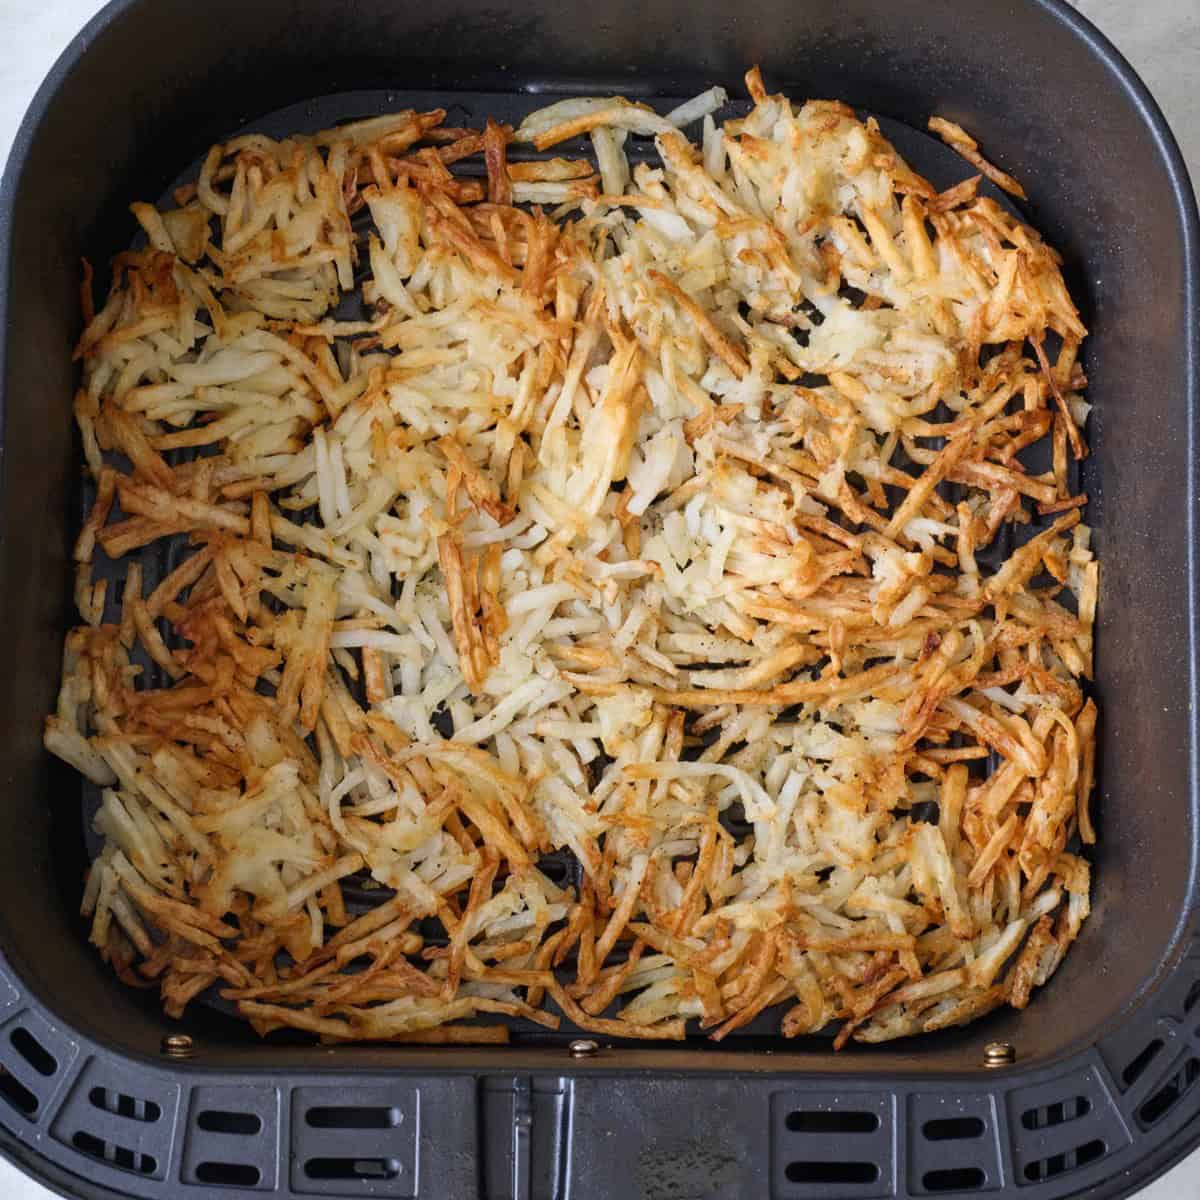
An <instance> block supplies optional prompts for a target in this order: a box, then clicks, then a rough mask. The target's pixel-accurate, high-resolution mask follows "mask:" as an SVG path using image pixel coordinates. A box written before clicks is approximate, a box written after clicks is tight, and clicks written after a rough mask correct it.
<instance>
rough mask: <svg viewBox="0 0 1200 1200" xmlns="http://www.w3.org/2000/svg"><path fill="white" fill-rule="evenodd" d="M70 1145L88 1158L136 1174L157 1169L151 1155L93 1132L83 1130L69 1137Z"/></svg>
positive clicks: (150, 1172)
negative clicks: (99, 1136)
mask: <svg viewBox="0 0 1200 1200" xmlns="http://www.w3.org/2000/svg"><path fill="white" fill-rule="evenodd" d="M71 1145H72V1146H74V1147H75V1149H76V1150H79V1151H81V1152H82V1153H84V1154H86V1155H87V1156H88V1157H89V1158H94V1159H96V1160H97V1161H99V1162H102V1163H107V1164H108V1165H109V1166H110V1167H117V1168H118V1169H120V1170H122V1171H132V1172H134V1173H135V1174H137V1175H153V1174H154V1172H155V1171H156V1170H157V1169H158V1163H157V1162H156V1161H155V1159H154V1157H153V1156H152V1155H149V1154H139V1153H137V1152H136V1151H133V1150H130V1149H129V1148H128V1147H127V1146H118V1145H116V1144H115V1143H113V1142H106V1141H104V1140H103V1139H102V1138H98V1137H96V1136H95V1134H91V1133H85V1132H84V1131H83V1130H80V1131H79V1132H78V1133H76V1134H75V1135H74V1136H73V1137H72V1138H71Z"/></svg>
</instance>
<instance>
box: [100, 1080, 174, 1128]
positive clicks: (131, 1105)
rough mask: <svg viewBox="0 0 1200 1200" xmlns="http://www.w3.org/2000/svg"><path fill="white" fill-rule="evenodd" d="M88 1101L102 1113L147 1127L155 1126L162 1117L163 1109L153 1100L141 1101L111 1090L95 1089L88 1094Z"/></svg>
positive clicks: (135, 1097)
mask: <svg viewBox="0 0 1200 1200" xmlns="http://www.w3.org/2000/svg"><path fill="white" fill-rule="evenodd" d="M88 1099H89V1100H90V1101H91V1102H92V1106H93V1107H94V1108H98V1109H99V1110H100V1111H101V1112H106V1113H112V1114H113V1115H114V1116H117V1117H129V1118H130V1119H131V1120H134V1121H144V1122H145V1123H146V1124H147V1125H153V1124H154V1122H155V1121H157V1120H158V1118H159V1117H161V1116H162V1109H161V1108H159V1107H158V1105H157V1104H155V1103H154V1101H153V1100H140V1099H138V1097H137V1096H127V1095H126V1094H125V1093H124V1092H114V1091H112V1090H111V1089H110V1088H102V1087H94V1088H92V1090H91V1091H90V1092H88Z"/></svg>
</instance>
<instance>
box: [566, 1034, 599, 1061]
mask: <svg viewBox="0 0 1200 1200" xmlns="http://www.w3.org/2000/svg"><path fill="white" fill-rule="evenodd" d="M569 1049H570V1051H571V1057H572V1058H591V1057H592V1055H593V1054H598V1053H599V1052H600V1044H599V1042H593V1041H592V1039H591V1038H576V1039H575V1041H573V1042H572V1043H571V1045H570V1047H569Z"/></svg>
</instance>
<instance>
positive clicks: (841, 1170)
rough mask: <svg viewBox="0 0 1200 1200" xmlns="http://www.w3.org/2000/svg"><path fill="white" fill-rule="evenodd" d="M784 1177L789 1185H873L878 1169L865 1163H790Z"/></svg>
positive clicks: (877, 1176) (872, 1164)
mask: <svg viewBox="0 0 1200 1200" xmlns="http://www.w3.org/2000/svg"><path fill="white" fill-rule="evenodd" d="M783 1173H784V1175H785V1176H787V1178H788V1180H789V1181H790V1182H791V1183H859V1184H862V1183H874V1182H875V1180H877V1179H878V1178H879V1168H878V1167H877V1166H876V1165H875V1164H874V1163H865V1162H790V1163H788V1165H787V1166H786V1167H785V1168H784V1172H783Z"/></svg>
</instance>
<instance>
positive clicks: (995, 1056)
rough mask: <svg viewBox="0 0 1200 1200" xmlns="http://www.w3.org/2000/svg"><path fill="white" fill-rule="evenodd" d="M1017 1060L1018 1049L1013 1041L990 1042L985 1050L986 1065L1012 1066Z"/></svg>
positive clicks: (984, 1060)
mask: <svg viewBox="0 0 1200 1200" xmlns="http://www.w3.org/2000/svg"><path fill="white" fill-rule="evenodd" d="M1016 1061H1017V1051H1016V1048H1015V1047H1014V1046H1013V1045H1012V1043H1011V1042H989V1043H988V1044H987V1045H986V1046H985V1047H984V1050H983V1065H984V1066H985V1067H1011V1066H1012V1065H1013V1063H1015V1062H1016Z"/></svg>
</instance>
